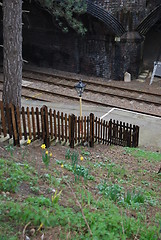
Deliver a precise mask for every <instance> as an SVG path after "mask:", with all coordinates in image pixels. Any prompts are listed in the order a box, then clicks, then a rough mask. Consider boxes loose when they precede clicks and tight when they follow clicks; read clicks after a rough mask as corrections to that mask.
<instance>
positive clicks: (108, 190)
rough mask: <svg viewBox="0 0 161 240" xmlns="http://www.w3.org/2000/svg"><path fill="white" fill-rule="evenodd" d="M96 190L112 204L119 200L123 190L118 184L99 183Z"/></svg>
mask: <svg viewBox="0 0 161 240" xmlns="http://www.w3.org/2000/svg"><path fill="white" fill-rule="evenodd" d="M98 189H99V191H100V193H102V194H103V195H104V196H106V197H108V198H109V199H110V200H112V201H114V202H117V201H119V200H120V198H121V196H122V190H123V188H122V187H120V186H119V185H118V184H113V185H107V183H106V182H103V183H100V184H99V185H98Z"/></svg>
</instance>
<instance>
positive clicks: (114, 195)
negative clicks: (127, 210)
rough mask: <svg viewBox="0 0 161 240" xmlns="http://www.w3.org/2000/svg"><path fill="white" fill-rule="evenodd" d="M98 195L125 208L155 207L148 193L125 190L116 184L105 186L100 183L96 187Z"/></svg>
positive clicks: (139, 190)
mask: <svg viewBox="0 0 161 240" xmlns="http://www.w3.org/2000/svg"><path fill="white" fill-rule="evenodd" d="M98 189H99V193H101V194H103V195H104V196H105V197H107V198H109V199H110V200H112V201H114V202H115V203H116V202H117V203H118V204H122V205H124V206H125V207H128V206H131V207H132V208H133V209H138V208H140V207H141V206H143V205H147V204H148V205H151V206H155V205H156V203H157V201H156V199H155V198H154V197H152V196H151V194H150V193H149V192H146V191H144V190H141V189H133V190H127V192H126V191H125V189H124V188H123V187H121V186H119V185H118V184H111V185H110V184H107V182H105V181H104V182H102V183H100V184H99V185H98Z"/></svg>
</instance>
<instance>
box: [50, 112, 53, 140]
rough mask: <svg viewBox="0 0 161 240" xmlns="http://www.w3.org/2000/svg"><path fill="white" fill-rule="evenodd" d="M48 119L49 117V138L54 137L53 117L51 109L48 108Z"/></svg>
mask: <svg viewBox="0 0 161 240" xmlns="http://www.w3.org/2000/svg"><path fill="white" fill-rule="evenodd" d="M49 119H50V136H51V139H53V138H54V132H53V118H52V109H51V108H50V110H49Z"/></svg>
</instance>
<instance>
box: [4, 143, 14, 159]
mask: <svg viewBox="0 0 161 240" xmlns="http://www.w3.org/2000/svg"><path fill="white" fill-rule="evenodd" d="M5 149H6V150H7V151H8V152H9V153H10V155H11V157H13V151H14V146H13V145H12V144H11V145H8V146H6V147H5Z"/></svg>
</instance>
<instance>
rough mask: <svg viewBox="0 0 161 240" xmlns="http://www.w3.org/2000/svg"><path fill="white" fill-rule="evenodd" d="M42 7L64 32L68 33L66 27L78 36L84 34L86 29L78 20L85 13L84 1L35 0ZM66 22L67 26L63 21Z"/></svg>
mask: <svg viewBox="0 0 161 240" xmlns="http://www.w3.org/2000/svg"><path fill="white" fill-rule="evenodd" d="M36 1H38V2H39V3H40V4H41V6H42V7H44V8H45V9H47V11H49V12H50V13H51V14H52V15H53V16H54V17H55V19H56V21H57V22H58V26H59V27H60V28H61V29H62V30H63V31H64V32H68V26H70V27H71V28H73V29H74V30H75V31H77V32H78V33H80V34H82V35H83V34H85V33H86V31H87V30H86V29H85V28H84V26H83V24H82V22H81V21H80V20H79V18H78V17H79V16H80V15H81V14H84V13H85V12H86V9H87V6H86V1H81V0H64V1H56V0H36ZM63 19H65V20H66V22H67V24H68V25H66V24H65V22H64V21H63Z"/></svg>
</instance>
